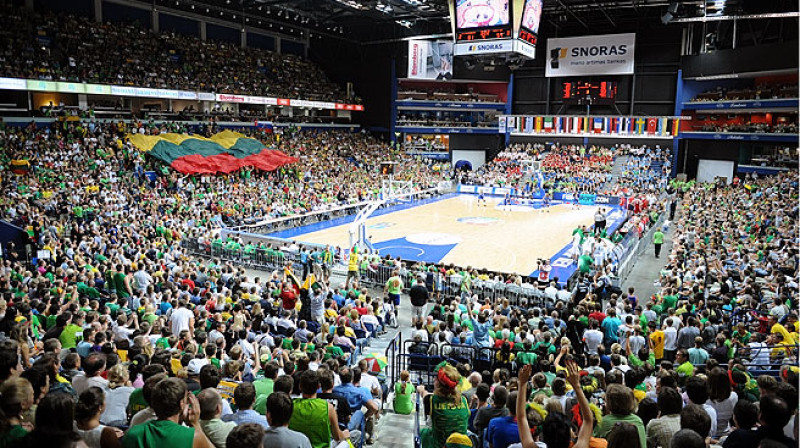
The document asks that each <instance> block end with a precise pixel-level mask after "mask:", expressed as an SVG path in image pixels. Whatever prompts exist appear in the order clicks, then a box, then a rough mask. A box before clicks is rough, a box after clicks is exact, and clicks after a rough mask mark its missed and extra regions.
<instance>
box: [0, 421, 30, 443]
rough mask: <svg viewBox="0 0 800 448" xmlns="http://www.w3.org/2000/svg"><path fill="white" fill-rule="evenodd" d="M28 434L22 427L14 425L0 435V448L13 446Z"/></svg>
mask: <svg viewBox="0 0 800 448" xmlns="http://www.w3.org/2000/svg"><path fill="white" fill-rule="evenodd" d="M27 434H28V431H26V430H25V428H23V427H22V425H14V426H12V427H10V428H8V431H6V432H5V433H3V434H0V448H6V447H8V446H13V445H15V444H16V443H15V442H17V441H18V440H20V439H22V438H23V437H25V436H26V435H27Z"/></svg>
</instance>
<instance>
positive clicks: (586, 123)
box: [582, 117, 589, 134]
mask: <svg viewBox="0 0 800 448" xmlns="http://www.w3.org/2000/svg"><path fill="white" fill-rule="evenodd" d="M582 120H583V133H584V134H588V133H589V117H584V118H582Z"/></svg>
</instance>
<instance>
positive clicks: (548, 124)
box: [544, 117, 553, 132]
mask: <svg viewBox="0 0 800 448" xmlns="http://www.w3.org/2000/svg"><path fill="white" fill-rule="evenodd" d="M544 131H545V132H553V117H544Z"/></svg>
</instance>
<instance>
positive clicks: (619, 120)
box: [614, 117, 622, 134]
mask: <svg viewBox="0 0 800 448" xmlns="http://www.w3.org/2000/svg"><path fill="white" fill-rule="evenodd" d="M614 129H615V132H616V133H617V134H621V133H622V117H617V126H616V127H615V128H614Z"/></svg>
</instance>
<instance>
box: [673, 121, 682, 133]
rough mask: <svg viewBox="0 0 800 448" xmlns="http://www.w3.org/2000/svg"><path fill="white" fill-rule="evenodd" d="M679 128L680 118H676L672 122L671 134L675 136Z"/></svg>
mask: <svg viewBox="0 0 800 448" xmlns="http://www.w3.org/2000/svg"><path fill="white" fill-rule="evenodd" d="M680 129H681V119H680V118H676V119H675V120H673V122H672V136H673V137H675V136H677V135H678V132H680Z"/></svg>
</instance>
